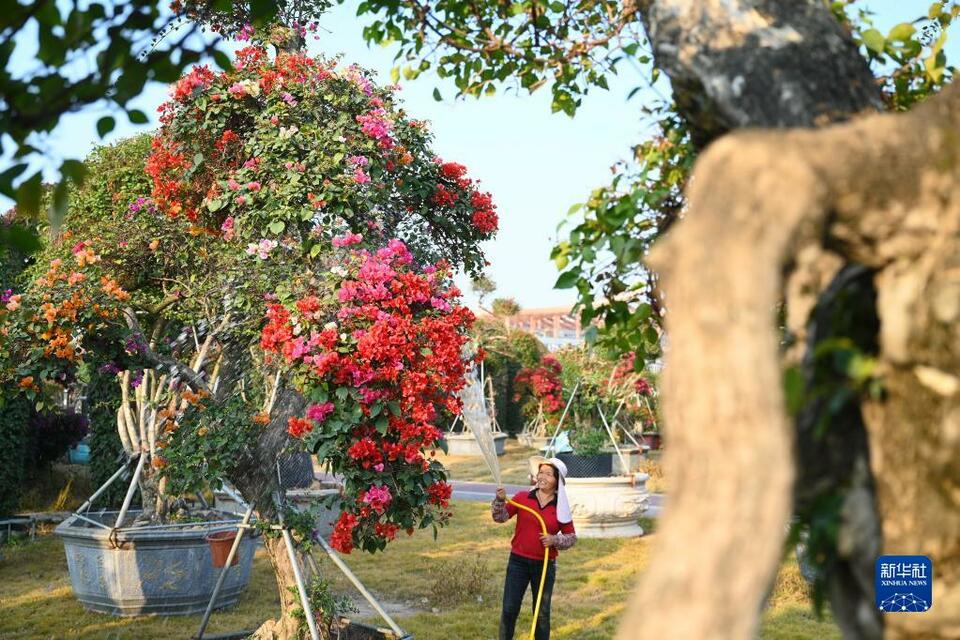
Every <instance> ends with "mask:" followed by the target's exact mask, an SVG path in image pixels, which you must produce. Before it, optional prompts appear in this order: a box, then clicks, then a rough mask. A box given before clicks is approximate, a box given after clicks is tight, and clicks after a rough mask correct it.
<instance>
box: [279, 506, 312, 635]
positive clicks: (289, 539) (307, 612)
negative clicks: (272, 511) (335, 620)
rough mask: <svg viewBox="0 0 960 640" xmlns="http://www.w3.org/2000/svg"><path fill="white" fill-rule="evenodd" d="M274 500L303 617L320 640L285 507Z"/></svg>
mask: <svg viewBox="0 0 960 640" xmlns="http://www.w3.org/2000/svg"><path fill="white" fill-rule="evenodd" d="M273 500H274V502H275V503H276V505H277V518H278V519H279V520H280V526H281V527H283V541H284V543H285V544H286V545H287V556H288V557H289V558H290V565H291V567H292V568H293V579H294V580H295V581H296V582H297V591H299V592H300V606H302V607H303V615H304V617H306V619H307V626H308V627H309V628H310V637H311V638H312V639H313V640H320V631H319V630H317V621H316V619H315V618H314V617H313V609H312V608H311V607H310V598H309V597H308V596H307V587H306V586H305V585H304V584H303V573H301V571H300V563H299V562H297V553H296V549H295V547H294V546H293V536H292V535H290V529H288V528H287V527H286V526H285V525H284V523H283V505H282V504H281V503H280V499H279V497H277V496H276V495H274V498H273Z"/></svg>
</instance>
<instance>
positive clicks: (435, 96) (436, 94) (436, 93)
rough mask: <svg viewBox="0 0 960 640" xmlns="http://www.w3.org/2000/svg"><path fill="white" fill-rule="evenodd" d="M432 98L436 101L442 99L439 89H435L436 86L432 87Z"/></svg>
mask: <svg viewBox="0 0 960 640" xmlns="http://www.w3.org/2000/svg"><path fill="white" fill-rule="evenodd" d="M433 99H434V100H436V101H437V102H442V101H443V96H441V95H440V90H439V89H437V88H436V87H434V88H433Z"/></svg>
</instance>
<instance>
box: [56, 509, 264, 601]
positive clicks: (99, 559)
mask: <svg viewBox="0 0 960 640" xmlns="http://www.w3.org/2000/svg"><path fill="white" fill-rule="evenodd" d="M84 515H85V516H86V517H89V518H90V519H91V520H96V521H99V522H103V523H104V524H107V525H108V526H111V525H112V524H113V522H114V521H115V520H116V517H117V512H116V511H106V512H103V513H89V514H84ZM128 517H129V518H130V519H131V520H132V519H133V518H135V517H136V513H135V512H130V515H129V516H128ZM233 522H236V521H233ZM235 529H236V527H235V526H234V525H231V522H230V521H224V522H217V523H215V524H200V525H197V524H185V525H165V526H158V527H149V528H147V527H138V528H133V527H125V528H121V529H116V530H113V531H111V530H110V529H102V528H100V527H96V526H94V525H92V524H90V523H88V522H84V521H83V520H81V519H79V518H77V517H76V516H72V517H70V518H68V519H67V520H65V521H64V522H63V523H61V524H60V526H58V527H57V529H56V534H57V535H58V536H60V537H61V538H63V547H64V551H65V552H66V555H67V568H68V569H69V571H70V583H71V585H72V586H73V593H74V595H75V596H76V598H77V600H79V601H80V604H82V605H83V606H84V607H85V608H87V609H90V610H91V611H98V612H100V613H109V614H111V615H115V616H135V615H143V614H148V613H157V614H162V615H187V614H193V613H203V611H204V610H205V609H206V607H207V603H208V602H209V600H210V594H211V593H213V585H214V584H215V583H216V581H217V576H218V575H219V572H220V569H219V568H216V567H214V566H213V562H212V560H211V556H210V547H209V545H208V543H207V541H206V539H205V538H206V536H208V535H210V534H211V533H214V532H217V531H223V530H235ZM255 546H256V543H255V541H254V540H253V539H252V538H251V537H250V536H249V535H244V537H243V539H242V541H241V543H240V548H239V549H238V550H237V555H238V557H239V561H238V563H237V565H236V566H234V567H232V568H231V569H230V571H229V572H228V573H227V579H226V581H225V582H224V585H223V588H222V589H221V591H220V595H219V596H218V598H217V608H222V607H229V606H231V605H234V604H236V602H237V600H238V599H239V597H240V594H241V593H243V590H244V589H246V587H247V583H248V582H249V581H250V568H251V566H252V565H253V553H254V548H255Z"/></svg>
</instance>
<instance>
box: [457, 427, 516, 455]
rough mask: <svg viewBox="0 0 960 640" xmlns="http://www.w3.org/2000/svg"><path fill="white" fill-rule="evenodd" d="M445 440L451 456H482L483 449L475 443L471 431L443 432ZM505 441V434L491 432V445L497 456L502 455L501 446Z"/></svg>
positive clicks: (474, 437)
mask: <svg viewBox="0 0 960 640" xmlns="http://www.w3.org/2000/svg"><path fill="white" fill-rule="evenodd" d="M443 437H444V438H445V439H446V441H447V454H448V455H451V456H474V457H482V456H483V450H481V449H480V445H479V444H477V438H476V436H474V435H473V434H472V433H449V432H448V433H445V434H444V436H443ZM506 443H507V434H505V433H495V434H493V447H494V451H496V453H497V455H498V456H502V455H503V447H504V446H505V445H506Z"/></svg>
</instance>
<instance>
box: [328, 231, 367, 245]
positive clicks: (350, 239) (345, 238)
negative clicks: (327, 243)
mask: <svg viewBox="0 0 960 640" xmlns="http://www.w3.org/2000/svg"><path fill="white" fill-rule="evenodd" d="M332 242H333V246H335V247H349V246H350V245H354V244H360V243H361V242H363V236H362V235H360V234H359V233H352V232H350V231H348V232H347V233H345V234H343V235H342V236H334V238H333V240H332Z"/></svg>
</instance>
